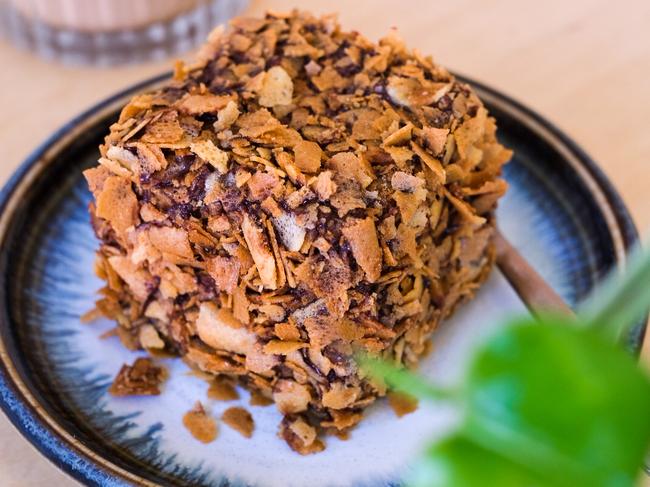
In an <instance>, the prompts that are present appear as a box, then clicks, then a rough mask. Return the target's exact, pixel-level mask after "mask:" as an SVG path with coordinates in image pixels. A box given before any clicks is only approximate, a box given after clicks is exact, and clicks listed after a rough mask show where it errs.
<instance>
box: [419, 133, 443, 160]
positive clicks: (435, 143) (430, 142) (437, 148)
mask: <svg viewBox="0 0 650 487" xmlns="http://www.w3.org/2000/svg"><path fill="white" fill-rule="evenodd" d="M448 135H449V129H440V128H437V127H424V128H423V129H422V138H423V139H424V140H425V142H426V144H427V146H428V147H429V149H431V153H432V154H433V155H434V156H437V155H439V154H440V153H441V152H442V151H443V150H444V148H445V144H446V143H447V136H448Z"/></svg>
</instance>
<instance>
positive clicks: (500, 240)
mask: <svg viewBox="0 0 650 487" xmlns="http://www.w3.org/2000/svg"><path fill="white" fill-rule="evenodd" d="M494 244H495V247H496V262H497V265H498V266H499V269H501V272H503V274H504V276H505V277H506V279H507V280H508V282H509V283H510V285H511V286H512V287H513V288H514V290H515V291H516V292H517V294H518V295H519V297H520V298H521V300H522V301H523V302H524V304H525V305H526V307H527V308H528V309H529V310H530V312H531V313H533V314H534V315H536V316H537V315H539V314H540V313H542V312H549V311H550V312H555V313H562V314H566V315H570V316H574V313H573V310H572V309H571V308H570V307H569V305H567V304H566V303H565V302H564V300H563V299H562V298H561V297H560V295H559V294H557V293H556V292H555V291H554V290H553V288H552V287H551V286H550V285H549V284H548V283H547V282H546V281H545V280H544V279H543V278H542V276H540V275H539V274H538V273H537V271H536V270H535V269H533V267H532V266H531V265H530V264H529V263H528V262H527V261H526V259H524V258H523V257H522V256H521V254H520V253H519V252H518V251H517V249H515V248H514V247H513V246H512V245H511V244H510V242H508V241H507V240H506V239H505V237H504V236H503V235H502V234H501V232H499V230H497V231H496V234H495V236H494Z"/></svg>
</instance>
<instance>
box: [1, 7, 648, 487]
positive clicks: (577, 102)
mask: <svg viewBox="0 0 650 487" xmlns="http://www.w3.org/2000/svg"><path fill="white" fill-rule="evenodd" d="M305 3H306V2H296V1H295V0H293V1H284V0H278V1H252V2H251V5H250V7H249V8H248V11H249V12H250V13H255V14H257V13H261V12H263V11H264V10H266V9H271V10H276V11H283V10H288V9H290V8H292V6H294V5H296V4H301V5H305ZM308 5H309V8H310V9H312V10H313V11H315V12H318V13H329V12H334V11H338V12H340V19H341V21H342V23H343V25H344V27H346V28H349V29H356V30H359V31H361V32H363V33H364V34H365V35H366V36H368V37H370V38H371V39H377V38H379V37H380V36H381V35H383V34H384V33H385V32H386V31H387V30H388V29H389V28H390V27H392V26H395V27H397V28H398V29H399V31H400V33H401V35H402V37H403V38H404V39H405V40H406V41H407V43H408V44H409V45H411V46H416V47H418V48H419V49H420V50H421V51H423V52H425V53H430V54H433V55H434V58H435V59H436V60H437V61H439V62H441V63H443V64H444V65H446V66H448V67H449V68H451V69H453V70H455V71H457V72H459V73H462V74H466V75H468V76H470V77H472V78H474V79H476V80H479V81H482V82H484V83H486V84H488V85H490V86H493V87H495V88H497V89H499V90H502V91H503V92H505V93H507V94H509V95H511V96H512V97H514V98H515V99H517V100H519V101H521V102H523V103H524V104H526V105H528V106H529V107H531V108H532V109H534V110H536V111H538V112H539V113H541V114H542V115H543V116H545V117H547V118H548V119H549V120H551V121H552V122H553V123H555V124H556V125H558V126H559V127H560V128H562V129H563V130H565V131H566V132H567V133H568V134H569V135H570V136H571V137H573V138H574V139H575V140H576V141H577V142H578V144H580V145H581V146H582V147H583V148H584V149H585V150H586V151H587V152H588V153H589V154H590V155H591V156H592V157H593V158H594V159H595V160H596V161H598V163H599V164H600V166H601V167H602V168H603V169H604V170H605V172H606V173H607V175H608V176H609V177H610V178H611V179H612V181H613V183H614V185H615V186H616V187H617V188H618V190H619V191H620V193H621V194H622V196H623V198H624V200H625V201H626V203H627V204H628V207H629V208H630V210H631V212H632V214H633V216H634V218H635V220H636V222H637V224H638V226H639V228H640V229H641V230H642V231H643V230H645V229H648V228H650V189H649V188H648V186H649V185H650V115H649V113H648V112H650V84H649V81H648V80H649V79H650V29H648V25H650V2H648V1H647V0H636V1H627V0H621V1H619V2H616V3H612V2H611V1H609V0H572V1H570V2H568V1H566V0H549V1H545V2H532V1H526V2H522V1H520V0H446V1H440V0H437V1H433V0H431V1H427V0H421V1H417V0H393V1H390V0H355V1H354V2H351V1H349V0H348V1H344V0H312V1H310V2H308ZM0 66H2V69H1V70H0V147H1V157H2V159H1V160H0V183H2V182H4V181H5V180H6V178H7V177H8V176H9V175H10V174H11V172H12V171H13V170H14V169H15V167H16V166H17V165H18V164H19V163H20V162H21V160H23V159H24V158H25V157H26V156H27V155H28V154H29V153H30V152H31V151H32V150H33V149H34V148H35V147H36V146H37V145H38V144H39V143H40V142H41V141H42V140H44V139H45V138H46V137H47V136H48V135H49V134H50V133H51V132H52V131H54V130H55V129H56V128H57V127H59V126H60V125H62V124H63V123H65V122H66V121H67V120H69V119H70V118H71V117H73V116H75V115H76V114H77V113H79V112H80V111H82V110H84V109H85V108H87V107H88V106H90V105H91V104H93V103H95V102H97V101H99V100H101V99H103V98H104V97H106V96H108V95H110V94H112V93H113V92H115V91H117V90H120V89H122V88H125V87H127V86H129V85H130V84H132V83H133V82H136V81H139V80H142V79H144V78H147V77H149V76H152V75H154V74H157V73H159V72H161V71H163V70H166V69H168V68H169V66H170V62H169V61H167V62H164V63H157V64H147V65H139V66H130V67H122V68H117V69H115V68H114V69H110V70H103V69H92V68H78V67H77V68H71V67H63V66H60V65H57V64H52V63H46V62H43V61H41V60H40V59H37V58H35V57H33V56H31V55H29V54H27V53H24V52H19V51H16V50H15V49H14V48H12V47H11V46H10V45H8V44H6V43H5V44H3V43H0ZM647 345H648V344H647V343H646V347H645V351H644V360H645V363H650V359H649V358H650V353H648V348H650V347H648V346H647ZM0 479H1V480H0V485H2V486H4V487H14V486H20V487H35V486H50V485H57V486H60V487H64V486H68V485H75V482H74V481H72V480H70V479H69V478H67V477H65V476H64V475H63V474H62V473H60V472H59V471H58V470H57V469H56V468H55V467H53V466H52V465H51V464H49V463H48V462H47V461H46V460H45V459H44V458H42V457H40V456H39V454H38V453H37V452H36V451H35V450H34V449H33V448H32V447H31V446H30V445H29V444H28V443H27V442H26V441H25V440H24V439H23V438H22V437H21V436H20V435H19V434H18V433H17V432H16V431H15V430H14V429H13V428H12V427H11V425H10V424H9V422H8V421H7V420H6V419H5V418H4V416H2V415H0Z"/></svg>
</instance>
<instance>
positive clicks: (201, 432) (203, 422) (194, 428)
mask: <svg viewBox="0 0 650 487" xmlns="http://www.w3.org/2000/svg"><path fill="white" fill-rule="evenodd" d="M183 425H184V426H185V428H187V430H188V431H189V432H190V434H191V435H192V436H193V437H194V438H196V439H197V440H199V441H200V442H201V443H212V442H213V441H214V440H216V439H217V435H218V433H219V429H218V427H217V421H216V420H215V419H214V418H213V417H212V416H209V415H208V414H207V413H206V412H205V409H203V406H202V405H201V403H200V402H197V403H196V404H195V405H194V408H192V409H191V410H190V411H188V412H187V413H185V415H184V416H183Z"/></svg>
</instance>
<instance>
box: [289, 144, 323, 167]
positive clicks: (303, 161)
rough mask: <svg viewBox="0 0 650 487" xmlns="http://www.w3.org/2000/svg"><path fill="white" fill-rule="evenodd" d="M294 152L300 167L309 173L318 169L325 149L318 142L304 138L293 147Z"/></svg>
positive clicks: (297, 164)
mask: <svg viewBox="0 0 650 487" xmlns="http://www.w3.org/2000/svg"><path fill="white" fill-rule="evenodd" d="M293 152H294V156H295V164H296V166H298V169H300V170H301V171H304V172H307V173H313V172H316V171H318V169H319V168H320V160H321V156H322V154H323V151H322V149H321V148H320V146H319V145H318V144H317V143H316V142H311V141H308V140H302V141H300V142H299V143H297V144H296V145H295V146H294V147H293Z"/></svg>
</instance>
